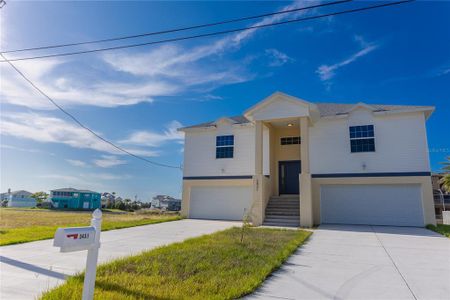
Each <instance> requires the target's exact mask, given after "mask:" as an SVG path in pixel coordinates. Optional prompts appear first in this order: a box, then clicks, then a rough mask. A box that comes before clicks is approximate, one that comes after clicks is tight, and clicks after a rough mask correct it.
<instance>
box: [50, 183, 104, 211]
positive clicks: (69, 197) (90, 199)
mask: <svg viewBox="0 0 450 300" xmlns="http://www.w3.org/2000/svg"><path fill="white" fill-rule="evenodd" d="M50 199H51V202H52V205H53V207H55V208H63V209H64V208H69V209H96V208H100V206H101V194H100V193H97V192H93V191H89V190H77V189H74V188H62V189H56V190H51V191H50Z"/></svg>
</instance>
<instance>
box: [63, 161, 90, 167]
mask: <svg viewBox="0 0 450 300" xmlns="http://www.w3.org/2000/svg"><path fill="white" fill-rule="evenodd" d="M66 161H67V162H68V163H69V164H71V165H72V166H75V167H86V166H87V164H86V163H85V162H84V161H81V160H77V159H66Z"/></svg>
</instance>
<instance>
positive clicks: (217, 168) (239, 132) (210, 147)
mask: <svg viewBox="0 0 450 300" xmlns="http://www.w3.org/2000/svg"><path fill="white" fill-rule="evenodd" d="M254 131H255V128H254V127H253V126H231V125H229V126H227V125H222V126H219V127H218V128H217V129H211V130H207V131H199V132H187V133H186V137H185V144H184V169H183V176H185V177H191V176H193V177H195V176H242V175H246V176H249V175H253V174H254V173H255V136H254ZM220 135H234V153H233V158H232V159H216V136H220ZM263 145H264V151H263V157H264V166H263V167H264V174H269V131H268V130H267V128H265V130H264V140H263Z"/></svg>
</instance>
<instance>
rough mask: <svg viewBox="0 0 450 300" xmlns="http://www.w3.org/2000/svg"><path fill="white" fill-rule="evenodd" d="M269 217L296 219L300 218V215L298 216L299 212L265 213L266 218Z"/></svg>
mask: <svg viewBox="0 0 450 300" xmlns="http://www.w3.org/2000/svg"><path fill="white" fill-rule="evenodd" d="M269 216H280V217H283V216H287V217H290V216H294V217H295V216H297V217H299V216H300V214H299V212H295V211H266V217H269Z"/></svg>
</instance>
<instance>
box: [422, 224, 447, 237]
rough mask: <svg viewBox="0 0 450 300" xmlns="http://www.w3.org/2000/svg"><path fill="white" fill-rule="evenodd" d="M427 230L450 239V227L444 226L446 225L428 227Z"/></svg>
mask: <svg viewBox="0 0 450 300" xmlns="http://www.w3.org/2000/svg"><path fill="white" fill-rule="evenodd" d="M427 228H428V229H430V230H433V231H436V232H437V233H440V234H442V235H445V236H446V237H448V238H450V225H444V224H437V225H436V226H434V225H427Z"/></svg>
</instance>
